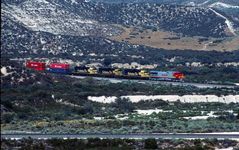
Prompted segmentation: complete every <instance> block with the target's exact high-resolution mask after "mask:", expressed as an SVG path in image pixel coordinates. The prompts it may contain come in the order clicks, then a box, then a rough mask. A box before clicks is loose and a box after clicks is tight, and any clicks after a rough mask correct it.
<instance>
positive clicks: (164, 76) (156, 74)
mask: <svg viewBox="0 0 239 150" xmlns="http://www.w3.org/2000/svg"><path fill="white" fill-rule="evenodd" d="M183 78H184V74H183V73H181V72H178V71H150V78H149V79H150V80H166V81H182V79H183Z"/></svg>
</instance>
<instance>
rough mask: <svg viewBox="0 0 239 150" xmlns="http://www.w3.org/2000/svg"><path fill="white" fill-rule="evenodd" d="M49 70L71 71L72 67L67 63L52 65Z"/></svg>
mask: <svg viewBox="0 0 239 150" xmlns="http://www.w3.org/2000/svg"><path fill="white" fill-rule="evenodd" d="M49 68H52V69H53V68H54V69H70V65H69V64H66V63H51V64H50V65H49Z"/></svg>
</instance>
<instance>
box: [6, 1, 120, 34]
mask: <svg viewBox="0 0 239 150" xmlns="http://www.w3.org/2000/svg"><path fill="white" fill-rule="evenodd" d="M2 15H3V16H6V17H8V18H11V19H12V20H14V21H16V22H18V23H21V24H23V25H24V26H26V27H27V28H30V29H31V30H33V31H44V32H49V33H53V34H62V35H80V36H87V35H95V36H111V35H115V34H118V33H119V32H120V30H119V29H118V28H116V27H113V26H111V25H107V24H100V23H98V22H97V21H95V20H89V19H85V18H83V17H81V16H80V15H78V14H75V13H73V12H70V11H68V10H66V9H64V8H62V7H61V6H60V5H58V4H55V3H51V2H48V1H46V0H41V1H25V2H23V3H20V4H13V5H12V4H2Z"/></svg>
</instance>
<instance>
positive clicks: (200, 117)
mask: <svg viewBox="0 0 239 150" xmlns="http://www.w3.org/2000/svg"><path fill="white" fill-rule="evenodd" d="M213 113H214V111H211V112H210V113H208V114H207V115H206V116H193V117H183V118H184V119H190V120H198V119H207V118H209V117H218V116H217V115H213Z"/></svg>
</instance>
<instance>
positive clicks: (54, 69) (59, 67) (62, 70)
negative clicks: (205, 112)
mask: <svg viewBox="0 0 239 150" xmlns="http://www.w3.org/2000/svg"><path fill="white" fill-rule="evenodd" d="M48 72H51V73H59V74H70V73H71V70H70V65H69V64H66V63H51V64H50V65H49V68H48Z"/></svg>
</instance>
